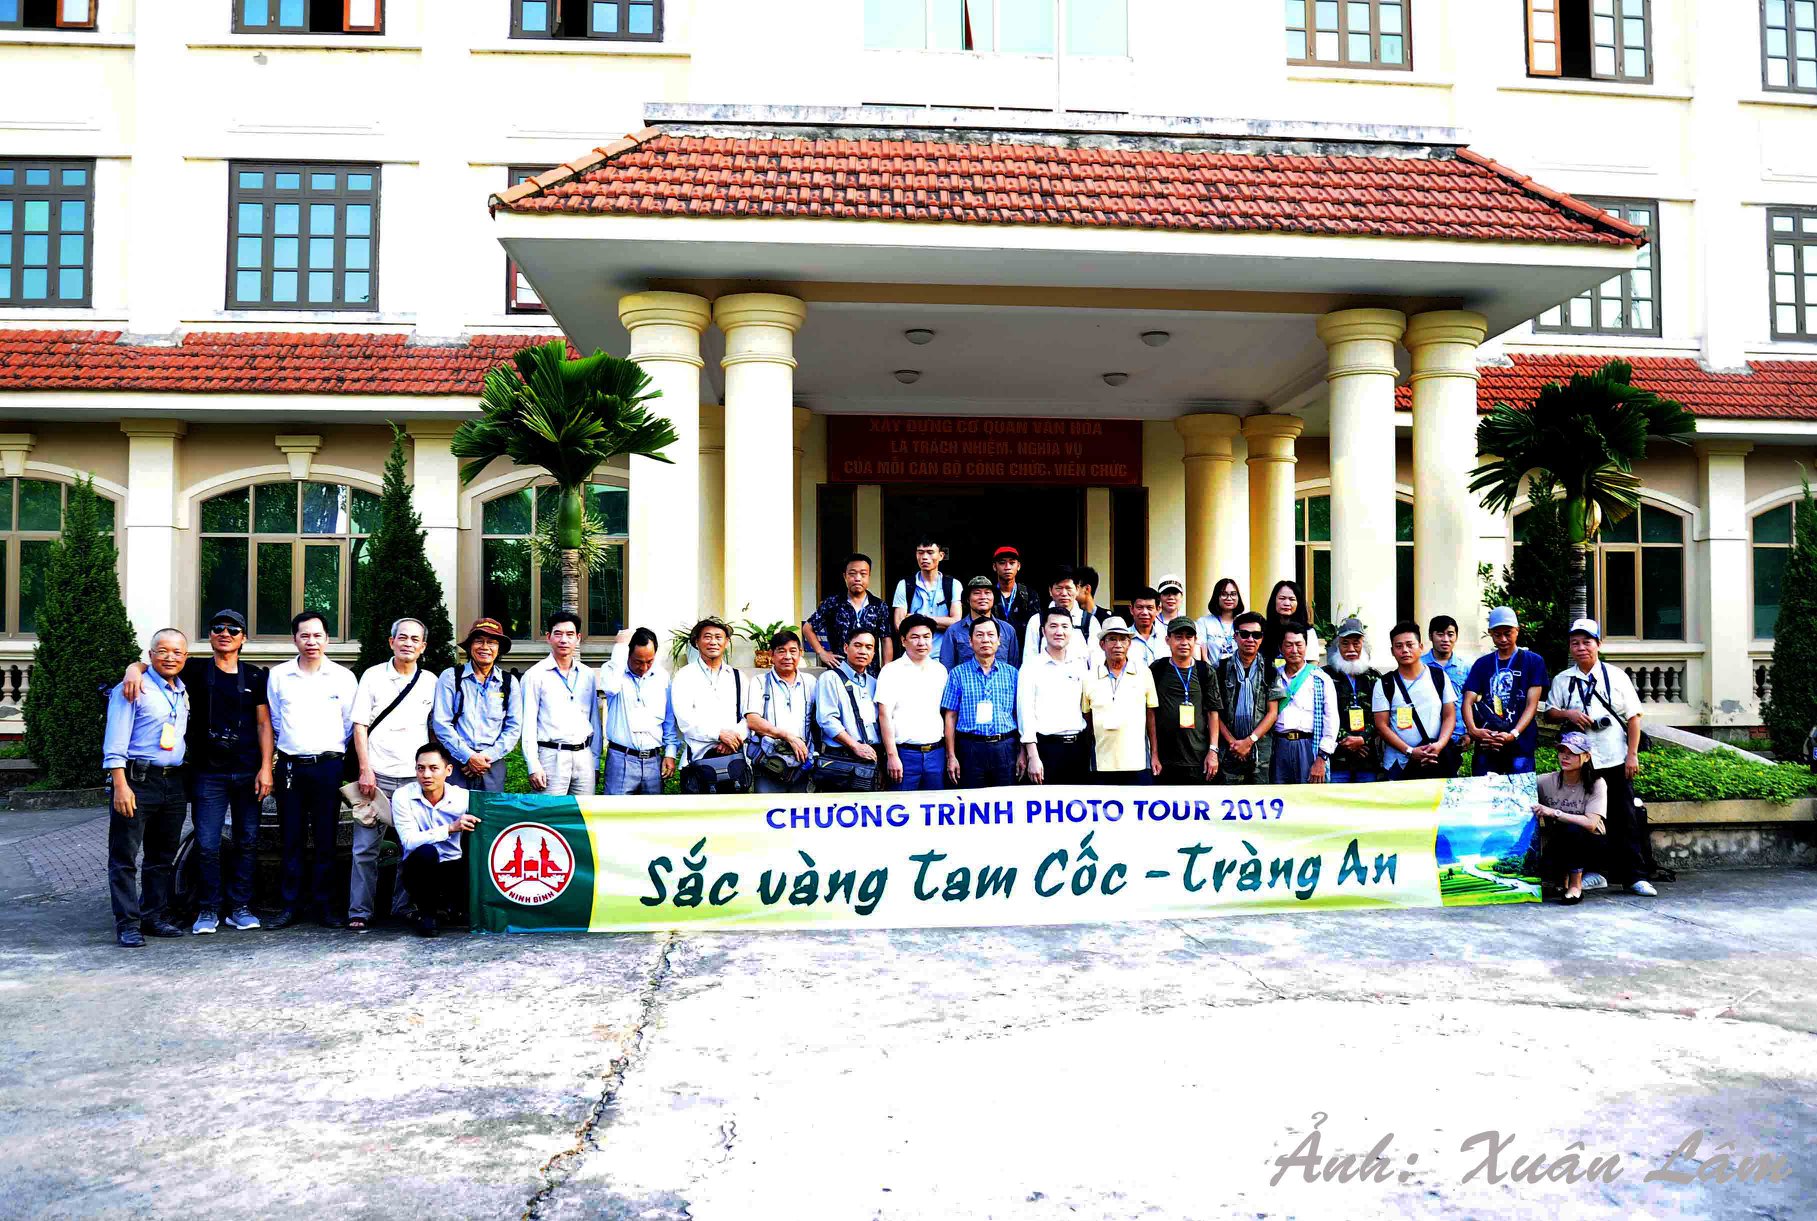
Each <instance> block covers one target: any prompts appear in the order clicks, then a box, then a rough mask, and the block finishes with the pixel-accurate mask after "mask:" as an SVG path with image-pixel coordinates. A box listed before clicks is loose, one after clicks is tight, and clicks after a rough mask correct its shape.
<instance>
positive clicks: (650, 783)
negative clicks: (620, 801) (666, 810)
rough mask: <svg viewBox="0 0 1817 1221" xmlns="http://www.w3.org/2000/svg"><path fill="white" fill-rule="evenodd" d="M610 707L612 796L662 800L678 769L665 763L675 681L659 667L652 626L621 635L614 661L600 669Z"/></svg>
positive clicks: (608, 733) (602, 694)
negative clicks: (635, 795) (667, 781)
mask: <svg viewBox="0 0 1817 1221" xmlns="http://www.w3.org/2000/svg"><path fill="white" fill-rule="evenodd" d="M598 683H599V694H600V698H601V699H603V700H605V702H606V717H605V731H606V792H607V794H608V795H610V796H614V797H622V796H626V795H629V794H633V793H641V794H644V795H646V796H651V797H655V796H660V795H661V793H662V782H663V781H664V780H665V779H666V778H667V777H668V776H669V774H670V773H671V772H673V771H674V770H675V761H674V760H673V759H665V758H663V753H662V751H663V743H664V742H665V741H666V740H667V738H668V728H669V726H668V720H669V676H668V675H667V674H664V673H663V672H662V669H661V668H660V667H658V666H657V664H656V633H655V632H652V631H651V630H650V629H649V628H647V627H640V628H638V629H637V630H636V631H631V630H630V629H628V628H627V629H626V630H625V631H622V632H620V633H619V634H618V643H617V644H616V645H615V646H613V649H612V657H611V660H609V661H607V662H606V664H605V665H603V666H601V667H600V668H599V673H598Z"/></svg>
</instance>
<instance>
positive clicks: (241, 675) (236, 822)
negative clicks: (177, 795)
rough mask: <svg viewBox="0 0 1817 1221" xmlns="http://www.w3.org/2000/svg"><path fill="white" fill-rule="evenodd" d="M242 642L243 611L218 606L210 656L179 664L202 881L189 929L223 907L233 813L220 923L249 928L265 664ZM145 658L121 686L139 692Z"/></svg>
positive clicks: (263, 786)
mask: <svg viewBox="0 0 1817 1221" xmlns="http://www.w3.org/2000/svg"><path fill="white" fill-rule="evenodd" d="M245 644H246V616H244V615H242V614H241V613H240V612H239V611H237V610H231V609H227V610H218V611H216V612H215V613H214V614H213V615H211V616H209V619H208V647H209V649H210V651H211V652H212V653H213V656H212V657H209V658H203V657H190V658H189V659H188V660H187V661H185V662H184V663H183V670H182V676H183V686H184V688H185V690H187V691H188V692H189V729H188V732H187V735H186V737H187V742H188V762H189V768H188V770H189V782H190V792H189V800H190V819H191V820H192V821H193V822H194V823H195V829H196V859H197V864H198V865H199V866H200V873H201V887H200V889H199V890H198V891H197V894H196V901H197V906H198V909H199V910H198V911H197V914H196V922H195V924H194V925H193V926H192V927H191V928H190V932H192V933H212V932H214V931H215V930H216V929H217V928H219V927H220V913H221V911H222V902H221V900H222V877H221V838H222V834H223V829H224V828H225V826H226V823H227V815H228V812H229V811H230V810H231V811H232V813H233V845H234V860H233V874H232V876H231V877H230V878H228V879H227V884H226V900H227V902H226V912H227V916H226V922H227V927H228V928H232V929H241V930H246V929H255V928H258V927H259V918H258V917H257V916H255V915H253V914H252V874H253V866H254V864H255V863H256V858H257V850H258V840H259V805H260V803H261V802H263V801H264V800H265V798H266V797H267V796H268V795H270V793H271V784H272V736H271V709H270V708H268V707H267V706H266V703H265V670H264V667H262V666H255V665H253V664H252V663H251V662H249V661H247V662H243V661H241V660H240V649H241V648H242V647H243V646H244V645H245ZM144 674H145V666H144V665H143V663H140V662H134V663H133V664H132V665H130V666H128V667H127V668H126V682H125V685H124V688H123V690H124V692H125V695H126V698H127V699H128V700H136V699H137V698H138V697H139V686H140V683H141V681H142V680H143V677H144Z"/></svg>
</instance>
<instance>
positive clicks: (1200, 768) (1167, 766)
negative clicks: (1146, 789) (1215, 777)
mask: <svg viewBox="0 0 1817 1221" xmlns="http://www.w3.org/2000/svg"><path fill="white" fill-rule="evenodd" d="M1223 766H1224V761H1223V760H1222V759H1219V760H1218V767H1219V768H1220V770H1221V769H1222V768H1223ZM1155 783H1156V784H1210V783H1211V781H1209V780H1207V779H1205V765H1204V764H1202V763H1201V764H1198V765H1197V766H1195V765H1193V764H1190V763H1163V764H1162V765H1161V775H1160V777H1159V778H1158V779H1157V780H1156V781H1155Z"/></svg>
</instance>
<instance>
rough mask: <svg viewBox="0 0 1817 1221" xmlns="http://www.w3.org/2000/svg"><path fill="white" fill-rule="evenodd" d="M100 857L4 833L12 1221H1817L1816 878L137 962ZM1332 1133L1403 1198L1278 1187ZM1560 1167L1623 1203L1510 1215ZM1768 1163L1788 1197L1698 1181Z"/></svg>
mask: <svg viewBox="0 0 1817 1221" xmlns="http://www.w3.org/2000/svg"><path fill="white" fill-rule="evenodd" d="M104 827H105V821H104V820H100V819H97V818H95V816H94V814H93V813H92V812H81V811H75V812H69V811H64V812H49V813H44V814H0V1215H3V1216H7V1217H14V1216H43V1217H101V1216H105V1217H188V1216H201V1215H206V1216H209V1217H216V1218H240V1217H245V1218H272V1217H295V1216H304V1215H307V1216H312V1217H321V1218H326V1217H335V1218H341V1217H487V1218H492V1217H496V1218H514V1217H520V1216H533V1217H540V1218H580V1217H611V1218H650V1219H678V1218H694V1219H696V1221H705V1219H708V1218H729V1219H734V1221H747V1219H751V1218H772V1217H775V1218H856V1219H870V1218H890V1219H895V1218H938V1219H940V1221H948V1219H960V1218H1014V1219H1028V1221H1037V1219H1039V1221H1047V1219H1050V1218H1054V1219H1057V1218H1095V1217H1110V1218H1136V1217H1143V1218H1147V1217H1155V1218H1173V1217H1191V1218H1221V1217H1231V1216H1237V1215H1244V1216H1252V1217H1258V1218H1259V1217H1285V1216H1297V1217H1333V1218H1355V1217H1370V1216H1395V1217H1399V1216H1413V1217H1460V1218H1462V1217H1503V1216H1508V1217H1544V1218H1553V1217H1557V1216H1560V1215H1569V1216H1572V1217H1579V1216H1584V1217H1661V1216H1695V1217H1734V1218H1744V1217H1745V1218H1786V1219H1788V1221H1789V1219H1791V1218H1797V1217H1809V1216H1813V1215H1817V971H1814V970H1813V967H1817V874H1813V873H1810V872H1796V871H1782V872H1762V873H1704V874H1699V875H1693V876H1687V877H1686V878H1685V880H1683V881H1680V882H1679V883H1677V884H1675V885H1672V886H1669V887H1663V888H1662V890H1663V892H1664V893H1663V895H1662V897H1661V898H1659V899H1657V900H1644V899H1638V898H1633V897H1629V896H1626V895H1612V894H1607V893H1601V894H1592V895H1591V896H1589V897H1588V898H1587V899H1586V901H1585V903H1584V904H1583V905H1582V906H1581V907H1577V908H1560V907H1555V906H1550V905H1548V906H1546V907H1543V908H1533V907H1530V906H1529V907H1492V908H1483V909H1480V910H1474V911H1471V910H1452V911H1410V912H1395V913H1332V914H1326V915H1314V914H1306V915H1294V916H1255V917H1241V918H1230V919H1218V920H1201V921H1177V922H1168V923H1153V924H1127V925H1097V926H1079V927H1066V928H1041V929H977V930H954V931H941V932H916V931H902V932H888V931H878V932H862V933H812V934H808V933H752V934H745V935H689V936H685V937H676V936H672V935H662V936H621V937H611V936H592V937H587V936H571V937H570V936H550V937H520V938H513V939H504V938H486V937H473V936H444V937H443V938H441V939H440V940H438V941H433V942H426V941H422V940H419V939H417V938H415V937H412V936H409V935H406V934H403V933H398V932H393V931H389V930H381V931H377V932H373V933H369V934H366V935H364V936H360V935H356V934H351V933H346V932H329V931H326V930H321V929H317V928H314V927H299V928H296V929H291V930H287V931H284V932H280V933H245V934H235V933H231V932H222V933H220V934H218V935H216V936H214V937H211V938H186V939H184V940H182V941H162V942H161V941H155V940H154V941H153V942H152V944H151V945H150V946H149V947H148V948H146V949H144V950H138V951H130V952H129V951H125V950H120V949H117V948H115V947H114V945H113V944H112V938H111V922H110V919H109V916H108V912H107V903H106V896H105V891H104V886H103V883H102V879H101V869H102V866H101V860H102V857H101V855H99V851H100V850H99V847H98V845H99V844H100V842H101V839H100V830H101V828H104ZM1321 1116H1322V1118H1321ZM1315 1130H1316V1135H1317V1139H1318V1148H1317V1153H1318V1156H1319V1160H1320V1164H1321V1170H1324V1169H1327V1168H1329V1169H1330V1170H1332V1171H1333V1172H1334V1173H1335V1172H1336V1171H1337V1170H1339V1169H1341V1168H1342V1166H1341V1164H1334V1165H1329V1167H1328V1166H1327V1164H1326V1159H1336V1158H1339V1157H1341V1156H1342V1155H1345V1154H1352V1155H1357V1157H1356V1158H1355V1159H1354V1160H1353V1162H1352V1166H1353V1167H1354V1166H1355V1164H1356V1163H1357V1162H1361V1161H1363V1160H1364V1155H1366V1154H1368V1153H1369V1151H1370V1150H1371V1149H1372V1148H1373V1147H1376V1146H1377V1145H1378V1142H1380V1141H1382V1140H1383V1138H1387V1143H1386V1145H1385V1146H1383V1150H1384V1157H1385V1158H1386V1159H1387V1160H1386V1163H1385V1165H1378V1166H1377V1173H1376V1174H1372V1175H1371V1176H1370V1177H1369V1178H1367V1179H1366V1180H1365V1179H1360V1178H1358V1177H1356V1176H1355V1174H1354V1173H1351V1174H1350V1175H1349V1176H1348V1178H1349V1181H1343V1180H1341V1179H1340V1178H1337V1177H1333V1178H1330V1179H1326V1178H1323V1177H1320V1178H1319V1179H1318V1181H1314V1182H1308V1181H1306V1171H1305V1170H1304V1169H1303V1168H1301V1167H1299V1166H1296V1165H1293V1164H1289V1165H1288V1166H1286V1167H1284V1168H1283V1167H1281V1166H1279V1165H1278V1164H1277V1159H1283V1158H1287V1157H1289V1156H1290V1155H1292V1154H1293V1153H1294V1152H1295V1151H1296V1149H1300V1150H1302V1151H1305V1145H1306V1138H1307V1136H1308V1134H1309V1133H1314V1132H1315ZM1485 1132H1493V1133H1495V1134H1496V1136H1494V1137H1485V1138H1483V1139H1481V1140H1479V1141H1478V1142H1477V1143H1476V1144H1475V1145H1474V1146H1472V1147H1471V1148H1469V1149H1465V1148H1464V1147H1463V1146H1464V1145H1465V1143H1466V1142H1467V1141H1469V1140H1470V1138H1472V1137H1473V1136H1476V1135H1478V1134H1480V1133H1485ZM1692 1133H1701V1137H1700V1143H1699V1145H1698V1147H1697V1149H1696V1152H1695V1154H1694V1155H1692V1156H1689V1157H1680V1158H1679V1159H1678V1160H1677V1162H1676V1163H1675V1164H1674V1166H1673V1167H1672V1173H1674V1174H1688V1175H1689V1176H1690V1177H1691V1178H1692V1179H1693V1180H1695V1178H1696V1176H1697V1175H1698V1174H1699V1173H1700V1172H1702V1173H1704V1174H1706V1175H1708V1176H1710V1180H1709V1181H1704V1182H1697V1181H1691V1182H1685V1183H1681V1182H1675V1181H1670V1180H1661V1181H1654V1182H1645V1181H1643V1180H1644V1177H1645V1175H1646V1174H1647V1173H1648V1172H1650V1171H1655V1170H1658V1169H1659V1168H1660V1167H1661V1166H1662V1164H1663V1163H1665V1162H1666V1160H1667V1157H1668V1154H1669V1153H1670V1152H1671V1151H1672V1150H1673V1149H1674V1148H1675V1147H1678V1146H1680V1145H1681V1143H1682V1142H1684V1141H1685V1140H1686V1138H1687V1137H1688V1136H1690V1135H1691V1134H1692ZM1494 1140H1499V1141H1500V1142H1501V1145H1500V1149H1501V1152H1500V1154H1499V1156H1498V1157H1497V1158H1496V1159H1495V1162H1494V1164H1493V1165H1484V1164H1483V1163H1484V1162H1485V1159H1486V1158H1487V1157H1488V1154H1489V1145H1490V1143H1491V1141H1494ZM1574 1142H1581V1144H1574ZM1567 1152H1574V1153H1575V1154H1576V1156H1577V1157H1578V1158H1579V1159H1581V1166H1582V1168H1583V1169H1588V1167H1589V1163H1590V1162H1591V1160H1592V1159H1601V1169H1602V1172H1603V1173H1602V1175H1600V1176H1599V1177H1598V1178H1597V1179H1595V1180H1594V1181H1591V1180H1588V1179H1581V1176H1580V1181H1578V1182H1575V1183H1572V1182H1570V1181H1567V1179H1568V1176H1569V1175H1570V1174H1574V1173H1578V1171H1575V1170H1574V1169H1573V1167H1572V1166H1571V1165H1569V1164H1565V1165H1562V1166H1559V1167H1557V1168H1556V1169H1555V1170H1553V1173H1554V1174H1556V1175H1557V1176H1558V1180H1557V1181H1546V1176H1545V1174H1544V1173H1541V1174H1536V1175H1533V1176H1532V1177H1534V1178H1537V1179H1538V1180H1539V1181H1536V1182H1527V1181H1517V1180H1516V1179H1514V1178H1511V1177H1507V1176H1509V1175H1510V1172H1511V1171H1513V1170H1514V1169H1515V1159H1516V1158H1517V1157H1524V1158H1527V1159H1529V1161H1528V1162H1527V1163H1525V1164H1524V1165H1525V1166H1527V1167H1528V1168H1530V1166H1531V1159H1532V1158H1533V1157H1534V1156H1536V1155H1538V1156H1543V1157H1544V1158H1546V1159H1547V1162H1546V1164H1545V1167H1543V1168H1542V1169H1550V1168H1551V1166H1552V1160H1553V1159H1555V1158H1558V1157H1562V1156H1564V1155H1565V1154H1566V1153H1567ZM1758 1157H1769V1158H1777V1159H1783V1161H1782V1162H1772V1163H1768V1164H1767V1166H1766V1171H1767V1173H1766V1174H1765V1175H1763V1181H1747V1182H1744V1181H1740V1180H1738V1179H1731V1181H1729V1182H1720V1181H1716V1179H1717V1177H1718V1176H1719V1172H1722V1171H1723V1170H1724V1162H1723V1159H1724V1158H1726V1159H1728V1160H1729V1161H1730V1162H1731V1163H1740V1162H1741V1160H1742V1159H1743V1158H1750V1159H1754V1158H1758ZM1615 1158H1619V1159H1620V1160H1619V1176H1618V1177H1615V1178H1614V1181H1613V1182H1606V1181H1603V1179H1604V1177H1606V1175H1607V1174H1608V1171H1609V1169H1610V1168H1611V1167H1613V1166H1615V1165H1616V1164H1617V1163H1615V1162H1614V1161H1612V1160H1611V1159H1615ZM1759 1166H1760V1163H1759V1162H1750V1163H1749V1164H1748V1166H1747V1170H1748V1174H1747V1177H1748V1178H1750V1179H1751V1178H1752V1177H1753V1172H1754V1170H1755V1169H1756V1168H1757V1167H1759ZM1473 1171H1474V1174H1472V1172H1473ZM1492 1173H1493V1174H1494V1175H1496V1176H1499V1177H1500V1178H1501V1181H1499V1182H1489V1181H1486V1180H1487V1179H1488V1178H1489V1177H1490V1175H1491V1174H1492ZM1277 1176H1281V1177H1280V1181H1279V1182H1278V1183H1273V1182H1272V1181H1271V1180H1274V1179H1275V1178H1276V1177H1277ZM1467 1176H1469V1181H1465V1180H1466V1178H1467ZM1775 1178H1776V1179H1777V1181H1773V1180H1774V1179H1775Z"/></svg>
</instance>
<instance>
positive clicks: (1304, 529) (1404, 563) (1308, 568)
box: [1256, 495, 1413, 623]
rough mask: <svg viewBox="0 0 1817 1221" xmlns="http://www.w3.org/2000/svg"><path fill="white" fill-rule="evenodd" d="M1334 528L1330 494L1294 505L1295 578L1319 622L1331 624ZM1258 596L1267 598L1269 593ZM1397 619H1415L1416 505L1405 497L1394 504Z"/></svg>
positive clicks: (1396, 499)
mask: <svg viewBox="0 0 1817 1221" xmlns="http://www.w3.org/2000/svg"><path fill="white" fill-rule="evenodd" d="M1331 529H1332V522H1331V497H1330V496H1329V495H1325V496H1306V497H1302V498H1301V499H1299V500H1296V501H1294V502H1293V539H1294V547H1293V551H1294V577H1295V579H1296V580H1298V581H1299V583H1300V588H1301V589H1302V590H1303V591H1305V594H1306V599H1307V601H1309V602H1311V603H1312V614H1313V618H1314V619H1315V620H1316V621H1318V622H1320V623H1330V622H1332V608H1331ZM1256 596H1257V597H1261V598H1266V597H1267V596H1268V591H1267V590H1265V589H1264V590H1261V591H1259V592H1258V593H1257V595H1256ZM1344 609H1345V610H1354V609H1355V608H1354V607H1345V608H1344ZM1394 617H1395V618H1396V619H1411V618H1413V502H1412V501H1411V500H1409V499H1407V498H1405V497H1396V498H1395V501H1394Z"/></svg>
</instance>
